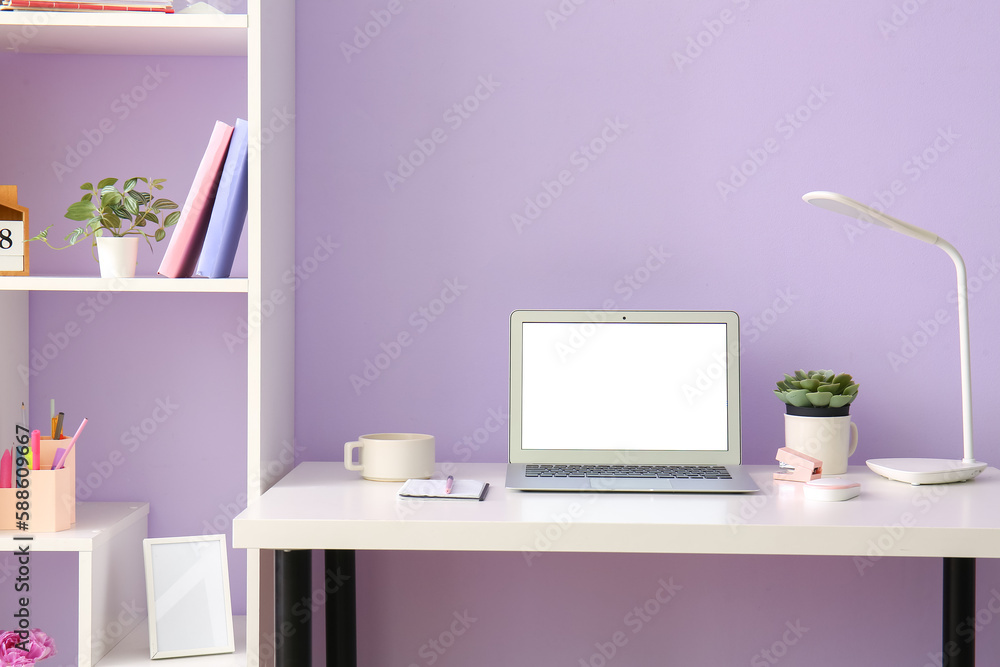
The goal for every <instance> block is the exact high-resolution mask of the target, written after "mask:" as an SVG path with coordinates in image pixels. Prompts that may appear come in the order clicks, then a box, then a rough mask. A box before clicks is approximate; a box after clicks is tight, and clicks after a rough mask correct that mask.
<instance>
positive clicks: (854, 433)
mask: <svg viewBox="0 0 1000 667" xmlns="http://www.w3.org/2000/svg"><path fill="white" fill-rule="evenodd" d="M857 448H858V425H857V424H855V423H854V422H851V448H850V449H848V450H847V455H848V456H850V455H851V454H853V453H854V450H856V449H857Z"/></svg>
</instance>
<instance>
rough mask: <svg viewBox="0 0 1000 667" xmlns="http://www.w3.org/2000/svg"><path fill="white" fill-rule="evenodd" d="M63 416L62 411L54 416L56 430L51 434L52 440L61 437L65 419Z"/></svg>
mask: <svg viewBox="0 0 1000 667" xmlns="http://www.w3.org/2000/svg"><path fill="white" fill-rule="evenodd" d="M65 417H66V413H64V412H60V413H59V414H58V416H56V430H55V432H54V433H53V434H52V439H53V440H59V439H60V438H62V437H63V434H62V430H63V419H65Z"/></svg>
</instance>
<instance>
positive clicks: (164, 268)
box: [157, 120, 233, 278]
mask: <svg viewBox="0 0 1000 667" xmlns="http://www.w3.org/2000/svg"><path fill="white" fill-rule="evenodd" d="M232 136H233V126H232V125H227V124H226V123H223V122H222V121H221V120H220V121H216V123H215V129H213V130H212V138H211V139H209V141H208V148H206V149H205V155H204V156H203V157H202V158H201V164H200V165H198V172H197V173H196V174H195V176H194V182H193V183H192V184H191V191H190V192H188V196H187V200H185V202H184V206H183V207H182V208H181V217H180V219H179V220H178V221H177V226H176V227H175V228H174V233H173V234H172V235H171V236H170V242H169V243H168V244H167V252H166V253H164V255H163V261H162V262H160V269H159V271H157V273H159V274H160V275H164V276H167V277H168V278H190V277H191V276H192V275H194V270H195V267H197V265H198V256H199V255H200V254H201V246H202V244H203V243H204V242H205V233H206V232H207V231H208V221H209V218H211V216H212V204H213V203H214V202H215V193H216V191H217V190H218V189H219V177H220V176H221V175H222V164H223V162H224V161H225V159H226V151H227V150H228V149H229V140H230V139H231V138H232Z"/></svg>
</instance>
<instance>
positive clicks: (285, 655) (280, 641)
mask: <svg viewBox="0 0 1000 667" xmlns="http://www.w3.org/2000/svg"><path fill="white" fill-rule="evenodd" d="M311 588H312V552H311V551H308V550H297V551H280V550H279V551H275V552H274V628H275V633H274V664H275V667H302V666H303V665H311V664H312V632H311V631H310V621H311V620H312V619H311V618H310V616H311V614H303V613H302V612H301V608H302V606H303V605H305V608H306V609H308V608H309V601H310V600H311V599H312V590H311ZM296 605H298V608H299V614H298V615H297V616H296V615H295V613H294V612H295V609H296Z"/></svg>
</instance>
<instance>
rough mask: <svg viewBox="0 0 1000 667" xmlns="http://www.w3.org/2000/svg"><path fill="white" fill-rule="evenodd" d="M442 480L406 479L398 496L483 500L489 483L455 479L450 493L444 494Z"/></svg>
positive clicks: (443, 481)
mask: <svg viewBox="0 0 1000 667" xmlns="http://www.w3.org/2000/svg"><path fill="white" fill-rule="evenodd" d="M444 488H445V480H443V479H408V480H406V482H405V483H404V484H403V486H402V487H400V489H399V495H401V496H406V497H408V498H443V499H454V500H483V499H484V498H486V492H487V491H488V490H489V488H490V484H489V482H480V481H478V480H475V479H456V480H455V483H454V484H453V485H452V487H451V493H445V492H444Z"/></svg>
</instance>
